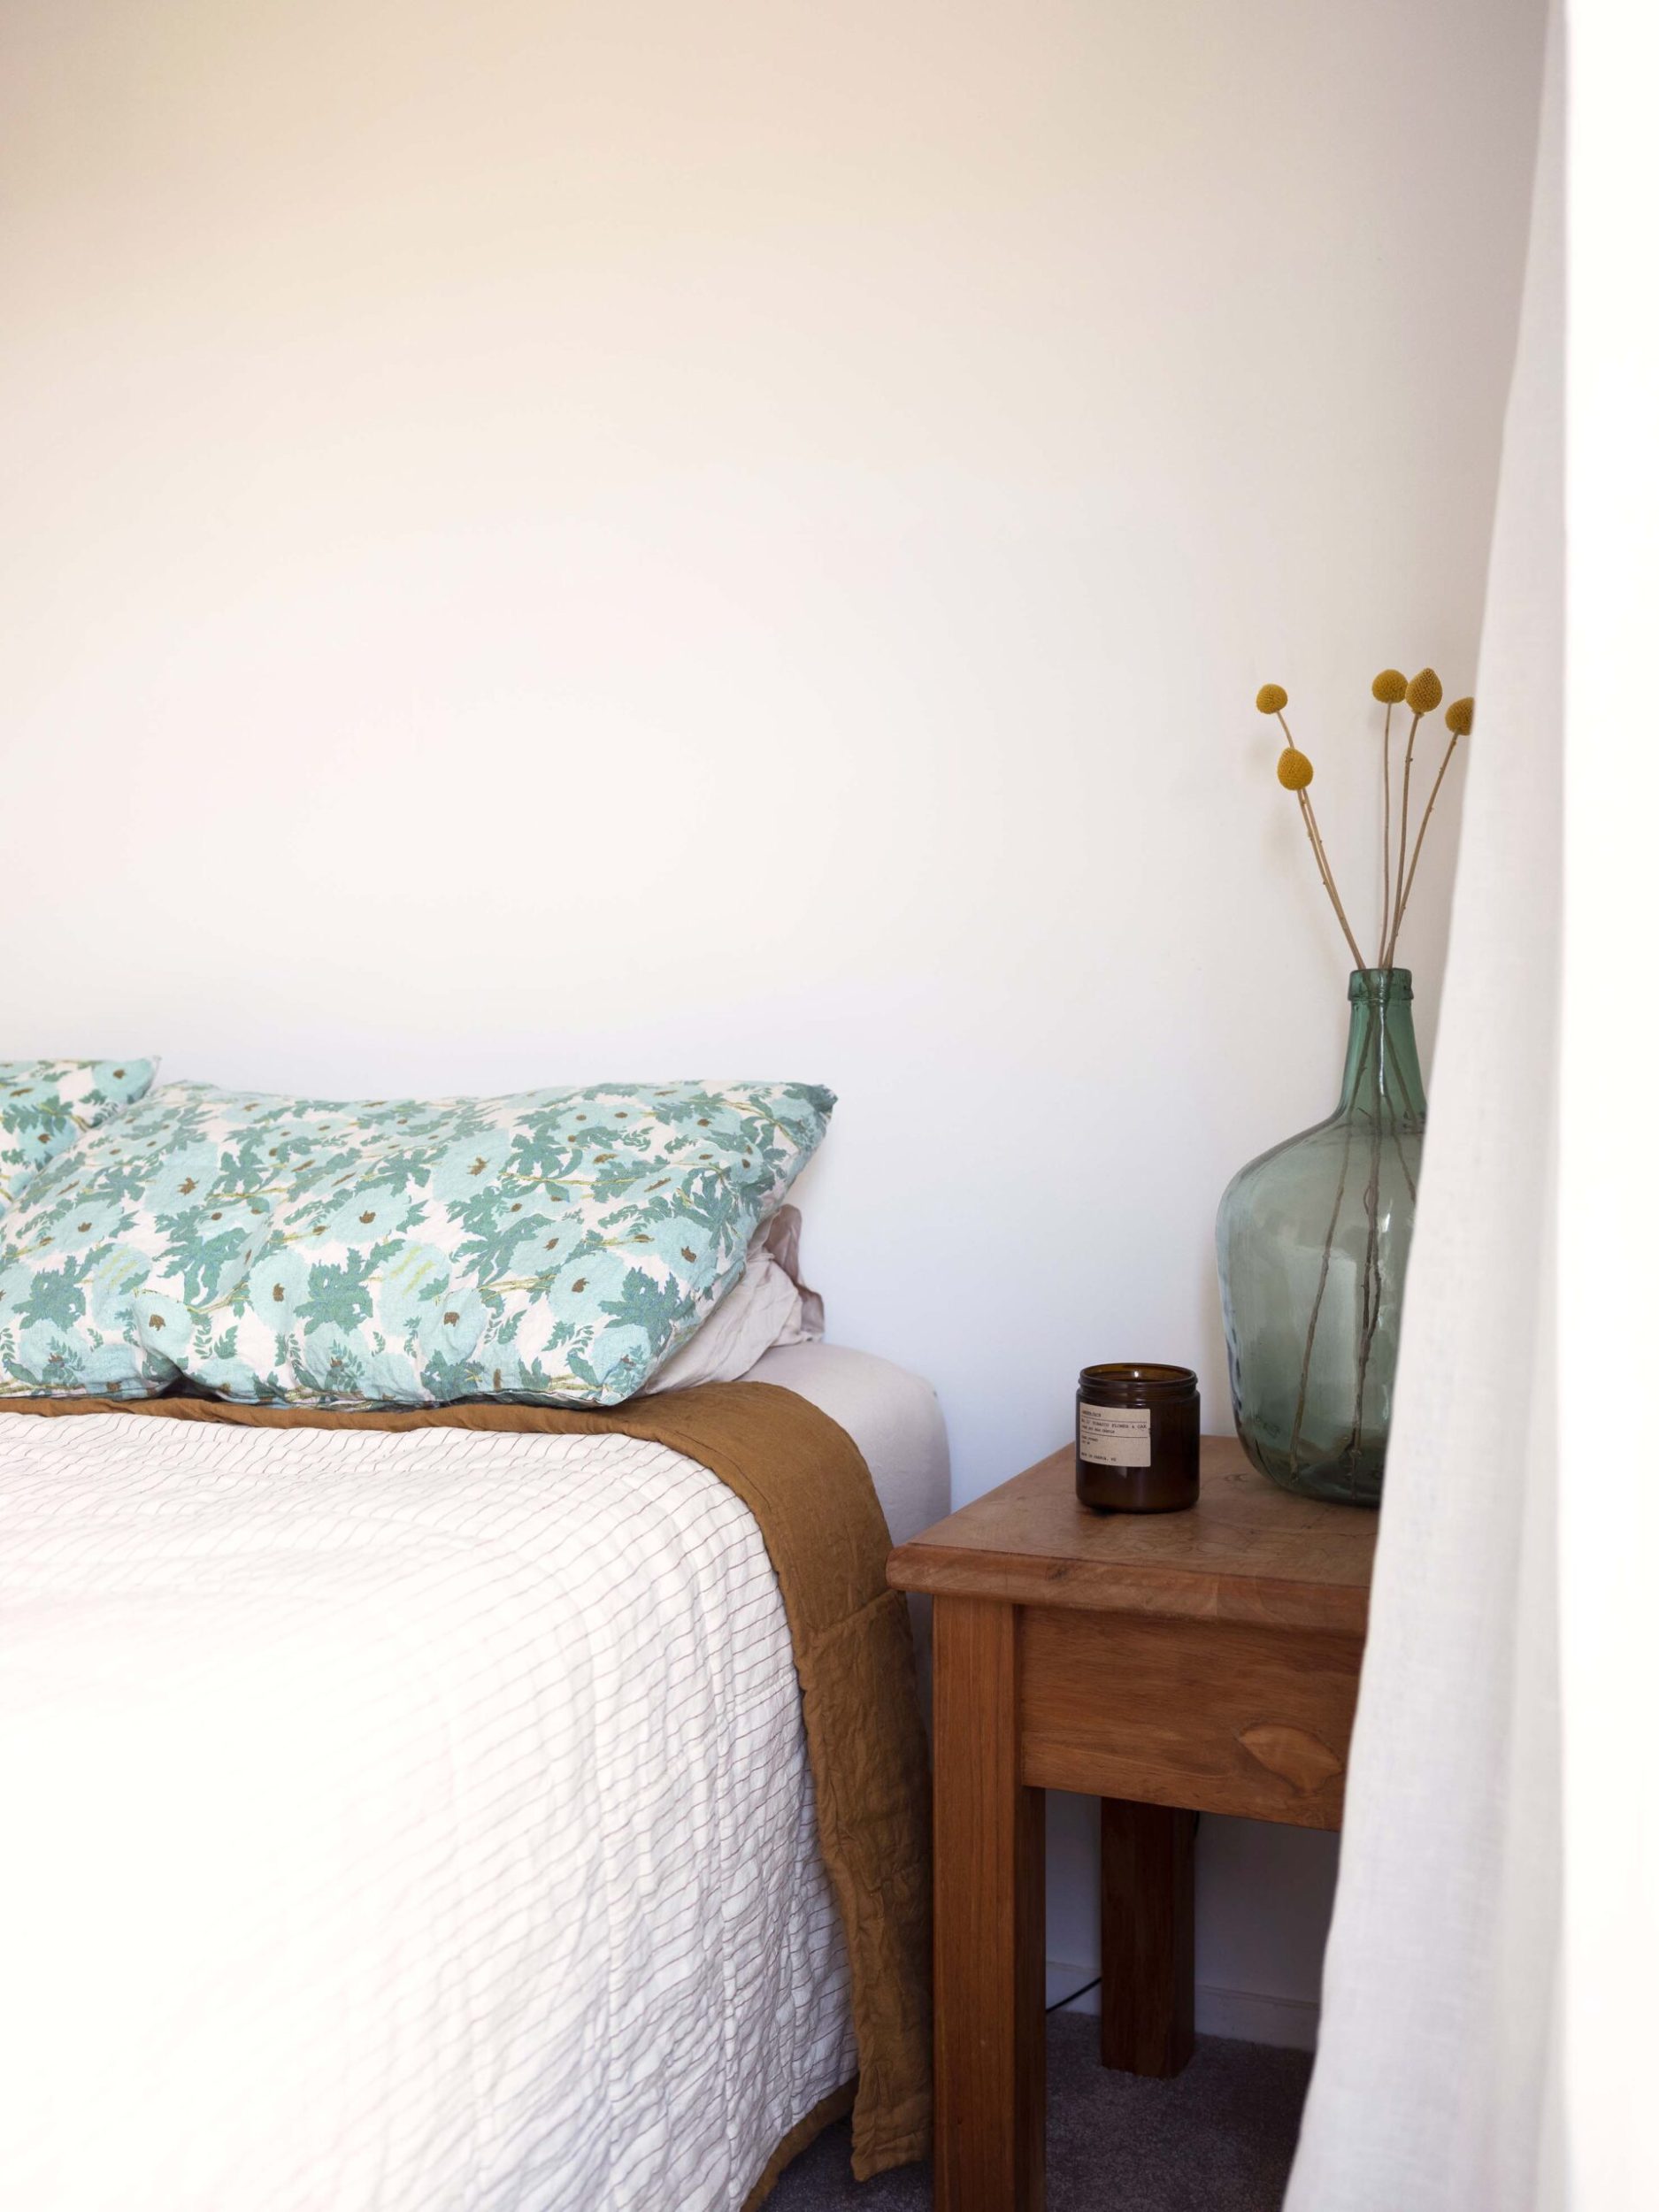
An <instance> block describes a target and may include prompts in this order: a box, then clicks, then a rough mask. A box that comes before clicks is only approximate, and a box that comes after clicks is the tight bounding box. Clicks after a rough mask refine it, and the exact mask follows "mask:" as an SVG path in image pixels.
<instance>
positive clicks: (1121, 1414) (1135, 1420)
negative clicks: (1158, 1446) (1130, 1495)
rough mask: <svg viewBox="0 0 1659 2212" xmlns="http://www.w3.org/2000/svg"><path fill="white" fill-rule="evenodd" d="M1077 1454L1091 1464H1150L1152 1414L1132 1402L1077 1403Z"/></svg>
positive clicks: (1124, 1465) (1096, 1465)
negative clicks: (1126, 1403)
mask: <svg viewBox="0 0 1659 2212" xmlns="http://www.w3.org/2000/svg"><path fill="white" fill-rule="evenodd" d="M1077 1455H1078V1457H1079V1459H1086V1460H1087V1461H1088V1462H1089V1463H1090V1465H1091V1466H1094V1467H1149V1466H1150V1465H1151V1464H1152V1414H1151V1411H1150V1409H1148V1408H1147V1407H1144V1406H1143V1407H1141V1408H1140V1409H1136V1408H1135V1407H1133V1406H1079V1408H1078V1409H1077Z"/></svg>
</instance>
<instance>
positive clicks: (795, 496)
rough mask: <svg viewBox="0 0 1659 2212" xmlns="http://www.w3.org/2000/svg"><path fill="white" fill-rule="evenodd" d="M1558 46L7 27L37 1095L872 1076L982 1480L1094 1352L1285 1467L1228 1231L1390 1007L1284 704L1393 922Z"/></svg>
mask: <svg viewBox="0 0 1659 2212" xmlns="http://www.w3.org/2000/svg"><path fill="white" fill-rule="evenodd" d="M1537 17H1538V8H1537V5H1536V0H1397V4H1394V5H1391V6H1388V7H1380V6H1373V5H1365V4H1359V0H1350V4H1348V5H1333V4H1331V0H1111V4H1108V0H950V4H946V0H840V4H837V5H835V6H833V7H827V6H813V5H809V4H804V0H726V4H722V5H718V6H715V7H712V8H710V7H702V8H693V7H688V6H684V5H674V4H669V0H634V4H627V0H608V4H605V5H603V6H601V5H595V4H589V5H586V6H579V5H575V4H571V0H565V4H549V0H487V4H482V5H480V6H476V7H472V8H465V9H464V8H457V7H454V6H451V5H448V4H440V0H326V4H324V0H241V4H238V5H236V6H226V5H225V4H223V0H5V4H4V6H3V7H0V301H3V302H4V311H3V319H0V482H4V486H5V500H4V522H3V524H0V834H3V835H4V846H3V847H0V853H3V856H4V857H3V860H0V898H3V899H4V943H5V945H6V947H7V956H6V957H5V959H4V975H3V977H0V1052H6V1053H11V1054H14V1055H20V1054H29V1053H35V1052H79V1051H86V1052H99V1053H102V1052H107V1051H122V1052H130V1051H135V1050H140V1049H144V1050H150V1049H156V1050H159V1051H160V1052H161V1053H162V1054H163V1055H164V1056H165V1061H166V1064H167V1066H168V1067H169V1069H170V1070H171V1071H172V1072H173V1073H174V1074H190V1075H196V1076H202V1077H207V1078H220V1079H225V1080H227V1081H231V1082H235V1083H238V1084H242V1083H246V1084H250V1085H252V1084H259V1085H262V1086H265V1087H271V1088H278V1087H288V1086H293V1087H309V1088H311V1089H314V1090H318V1091H322V1092H326V1093H336V1094H339V1093H343V1094H351V1093H362V1092H372V1093H377V1094H378V1093H381V1092H384V1091H386V1090H388V1089H390V1088H394V1087H401V1088H408V1089H411V1090H435V1089H456V1090H465V1089H486V1088H507V1087H518V1086H523V1085H529V1084H534V1083H543V1082H553V1081H559V1080H563V1079H587V1078H591V1077H595V1076H599V1075H611V1074H618V1073H620V1074H624V1075H627V1074H637V1075H651V1074H657V1073H664V1072H665V1073H676V1072H679V1073H689V1072H697V1071H709V1070H726V1071H733V1070H735V1071H751V1072H758V1073H769V1074H784V1075H788V1076H798V1077H810V1078H812V1079H822V1080H826V1081H828V1082H831V1083H833V1085H834V1086H835V1087H837V1088H838V1089H839V1090H840V1092H841V1097H842V1104H841V1110H840V1112H839V1114H838V1117H837V1121H836V1125H835V1128H834V1131H833V1135H832V1137H831V1140H830V1142H829V1145H828V1148H827V1150H826V1154H825V1156H824V1157H823V1159H822V1162H821V1164H819V1165H818V1166H817V1167H816V1168H815V1169H814V1170H813V1171H811V1174H810V1178H809V1180H808V1182H807V1184H806V1185H805V1186H803V1200H804V1203H805V1207H806V1210H807V1217H808V1243H807V1258H808V1261H809V1263H810V1272H811V1274H812V1275H813V1277H814V1278H815V1279H816V1280H817V1281H818V1283H819V1284H820V1285H821V1286H822V1288H823V1289H824V1291H825V1293H826V1297H827V1300H828V1303H829V1311H830V1316H831V1321H832V1332H833V1333H834V1334H836V1335H838V1336H840V1337H841V1338H843V1339H845V1340H849V1341H852V1342H856V1343H861V1344H864V1345H867V1346H870V1347H872V1348H879V1349H880V1350H883V1351H886V1352H888V1353H890V1354H892V1355H893V1356H896V1357H898V1358H900V1359H902V1360H905V1361H907V1362H909V1363H911V1364H912V1365H914V1366H916V1367H918V1368H919V1369H921V1370H923V1371H926V1373H927V1374H929V1375H931V1376H932V1377H933V1379H935V1381H936V1382H937V1384H938V1385H939V1387H940V1389H941V1393H942V1395H943V1398H944V1402H945V1405H946V1409H947V1412H948V1415H949V1421H950V1425H951V1432H952V1439H953V1444H954V1448H955V1454H956V1468H957V1474H958V1481H959V1486H960V1494H962V1495H964V1496H966V1495H971V1494H974V1493H976V1492H978V1491H979V1490H981V1489H983V1488H985V1487H986V1486H988V1485H990V1484H992V1483H994V1482H995V1481H997V1480H999V1479H1002V1477H1003V1476H1004V1475H1006V1474H1008V1473H1010V1472H1011V1471H1014V1470H1015V1469H1017V1468H1018V1467H1019V1466H1021V1465H1023V1464H1025V1463H1026V1462H1028V1461H1029V1460H1030V1459H1032V1458H1033V1457H1034V1456H1035V1455H1038V1454H1040V1453H1041V1452H1043V1451H1045V1450H1047V1449H1048V1448H1051V1447H1052V1446H1053V1445H1055V1444H1056V1443H1058V1442H1059V1441H1060V1440H1062V1439H1063V1438H1064V1435H1065V1434H1066V1432H1067V1428H1068V1424H1069V1421H1070V1417H1071V1387H1072V1380H1073V1377H1074V1375H1075V1371H1076V1369H1077V1368H1078V1366H1079V1363H1082V1362H1083V1361H1085V1360H1088V1359H1092V1358H1107V1357H1113V1356H1128V1355H1131V1354H1133V1355H1138V1356H1157V1357H1159V1358H1164V1359H1179V1360H1188V1361H1192V1362H1194V1363H1196V1364H1197V1366H1198V1367H1199V1369H1200V1371H1201V1377H1202V1385H1203V1389H1204V1393H1205V1398H1206V1402H1207V1407H1208V1414H1209V1418H1210V1422H1211V1424H1212V1425H1217V1426H1220V1425H1225V1417H1226V1416H1225V1370H1224V1366H1223V1362H1222V1358H1221V1354H1220V1340H1219V1326H1218V1319H1217V1301H1216V1293H1215V1287H1214V1282H1213V1267H1212V1262H1211V1254H1210V1223H1211V1218H1212V1216H1213V1211H1214V1207H1215V1203H1216V1200H1217V1196H1218V1194H1219V1192H1220V1190H1221V1187H1222V1186H1223V1184H1224V1183H1225V1179H1226V1178H1227V1176H1228V1174H1229V1173H1230V1172H1231V1171H1232V1170H1233V1168H1234V1167H1235V1166H1237V1165H1238V1164H1240V1161H1242V1160H1243V1159H1244V1158H1245V1157H1247V1156H1248V1155H1250V1154H1251V1153H1253V1152H1255V1151H1256V1150H1258V1149H1260V1148H1262V1147H1263V1145H1265V1144H1266V1143H1268V1142H1270V1141H1275V1140H1277V1139H1278V1138H1279V1137H1281V1136H1283V1135H1285V1134H1286V1133H1288V1132H1289V1131H1290V1130H1292V1129H1293V1128H1294V1127H1296V1126H1298V1125H1301V1124H1302V1123H1304V1122H1306V1121H1308V1120H1310V1119H1312V1118H1316V1117H1317V1115H1319V1114H1320V1113H1322V1112H1323V1111H1325V1110H1326V1109H1327V1107H1328V1105H1329V1103H1330V1102H1331V1101H1332V1098H1333V1085H1334V1081H1335V1076H1336V1065H1337V1060H1338V1056H1339V1054H1340V1030H1341V1022H1342V1004H1341V994H1342V987H1343V979H1344V976H1345V973H1346V970H1347V961H1346V959H1345V957H1344V956H1343V953H1342V949H1341V946H1340V941H1339V939H1338V937H1337V934H1336V932H1335V929H1334V926H1333V924H1332V922H1331V920H1330V918H1329V915H1328V913H1326V912H1325V911H1322V910H1321V898H1320V895H1319V893H1318V891H1317V886H1316V884H1315V882H1314V879H1313V875H1312V871H1311V868H1310V863H1309V856H1308V854H1307V851H1306V849H1305V846H1304V845H1303V843H1302V837H1301V833H1300V830H1299V828H1298V826H1297V823H1296V818H1295V811H1294V807H1293V805H1292V803H1291V802H1290V801H1289V800H1288V799H1287V798H1286V795H1284V794H1283V793H1281V792H1280V791H1279V789H1278V787H1277V786H1276V785H1275V784H1274V782H1273V780H1272V776H1271V763H1272V759H1273V756H1274V751H1275V746H1274V741H1273V738H1272V735H1271V732H1270V731H1269V730H1268V728H1267V726H1265V725H1263V723H1261V722H1260V721H1259V720H1258V719H1257V718H1256V716H1255V715H1254V713H1253V712H1252V710H1251V707H1250V700H1251V696H1252V695H1253V693H1254V691H1255V689H1256V686H1257V685H1258V684H1259V683H1260V682H1262V681H1263V680H1264V679H1267V678H1273V679H1277V680H1281V681H1283V682H1284V683H1286V685H1287V686H1288V687H1289V688H1290V691H1291V694H1292V701H1293V707H1292V721H1293V725H1294V726H1295V727H1296V729H1297V731H1298V734H1299V735H1300V736H1301V737H1302V741H1303V742H1304V743H1305V745H1306V747H1307V749H1309V750H1310V752H1311V753H1312V756H1313V757H1314V760H1315V763H1316V766H1317V771H1318V780H1317V784H1316V787H1315V796H1316V798H1317V801H1318V802H1319V803H1320V807H1321V811H1322V816H1323V819H1324V822H1325V827H1326V832H1327V836H1328V841H1329V842H1330V845H1331V847H1332V849H1333V855H1334V856H1335V859H1336V862H1337V865H1338V868H1339V872H1340V876H1341V879H1342V880H1343V882H1344V883H1345V885H1347V886H1348V889H1349V893H1350V899H1351V903H1352V904H1353V905H1354V906H1355V907H1356V909H1358V910H1360V911H1361V912H1370V911H1371V909H1372V907H1373V905H1374V888H1375V885H1374V879H1375V875H1376V867H1375V863H1374V861H1373V860H1372V857H1371V852H1372V845H1371V839H1372V826H1373V824H1374V821H1375V798H1376V789H1375V787H1376V763H1377V748H1376V743H1375V738H1374V733H1373V731H1372V729H1371V727H1370V726H1369V725H1368V722H1367V717H1366V711H1365V710H1366V708H1367V703H1368V701H1367V686H1368V683H1369V680H1370V677H1371V674H1372V672H1374V670H1375V669H1376V668H1377V667H1379V666H1380V665H1382V664H1385V663H1387V662H1395V663H1397V664H1400V665H1401V666H1402V667H1405V668H1406V669H1408V670H1409V669H1412V668H1414V667H1416V666H1417V664H1419V663H1420V662H1421V661H1424V660H1428V659H1432V660H1434V661H1435V662H1436V663H1437V664H1438V665H1439V666H1440V668H1441V670H1442V672H1444V674H1445V676H1446V677H1447V679H1448V687H1453V688H1455V687H1463V686H1464V685H1466V684H1467V683H1468V682H1469V681H1471V672H1472V669H1473V665H1474V652H1475V642H1476V635H1477V630H1478V623H1479V598H1480V589H1481V582H1482V576H1483V570H1484V557H1485V549H1486V534H1487V527H1488V523H1489V518H1490V511H1491V504H1492V495H1493V487H1494V470H1495V460H1496V449H1497V438H1498V431H1499V424H1500V416H1501V408H1502V396H1503V392H1504V388H1505V381H1506V377H1507V371H1508V366H1509V351H1510V347H1511V342H1512V335H1513V326H1514V321H1515V311H1516V297H1517V278H1518V270H1519V257H1520V251H1521V247H1522V242H1523V225H1524V220H1525V204H1526V194H1525V183H1526V173H1527V165H1528V161H1529V158H1530V150H1531V142H1532V119H1533V99H1534V83H1535V74H1536V66H1537V45H1538V22H1537ZM1483 740H1484V741H1490V742H1501V741H1502V734H1501V733H1498V732H1494V733H1491V734H1490V737H1489V738H1487V737H1486V733H1481V735H1480V736H1479V737H1478V738H1477V740H1476V741H1477V742H1480V741H1483ZM1454 827H1455V818H1454V819H1448V821H1447V822H1446V823H1445V824H1444V825H1443V830H1442V836H1441V840H1440V846H1439V849H1438V850H1437V852H1436V853H1435V855H1434V856H1433V859H1432V863H1431V864H1427V865H1426V866H1425V874H1426V875H1427V881H1426V883H1425V886H1424V887H1422V888H1421V889H1420V891H1419V903H1418V907H1417V922H1416V928H1415V934H1414V937H1413V941H1412V943H1411V945H1410V946H1409V948H1408V956H1409V957H1410V958H1411V959H1412V961H1413V962H1414V964H1416V965H1417V969H1418V971H1419V974H1420V975H1421V974H1423V972H1424V971H1427V974H1426V977H1425V983H1426V986H1427V987H1426V988H1425V989H1424V990H1423V991H1422V993H1421V1000H1422V1004H1423V1008H1424V1012H1425V1016H1426V1017H1427V1019H1428V1022H1429V1025H1431V1026H1432V1014H1433V1007H1434V1001H1435V992H1434V987H1433V975H1434V971H1435V969H1436V967H1437V964H1438V957H1439V938H1440V923H1441V919H1442V916H1443V911H1444V906H1445V895H1446V887H1447V876H1448V860H1449V855H1450V849H1451V844H1452V836H1451V833H1452V831H1453V829H1454ZM1061 1826H1062V1830H1063V1835H1062V1847H1063V1848H1064V1823H1061ZM1273 1840H1274V1839H1269V1841H1270V1844H1271V1842H1272V1841H1273ZM1281 1840H1282V1839H1281ZM1073 1841H1075V1838H1074V1839H1073ZM1290 1863H1291V1861H1289V1860H1287V1861H1286V1865H1288V1864H1290ZM1294 1863H1296V1864H1298V1865H1300V1864H1301V1862H1300V1861H1299V1860H1297V1861H1295V1862H1294ZM1258 1872H1259V1869H1258ZM1292 1879H1293V1882H1294V1880H1295V1879H1299V1877H1295V1878H1292ZM1281 1886H1282V1883H1281ZM1226 1887H1227V1885H1226V1882H1225V1880H1224V1882H1223V1890H1224V1892H1225V1891H1226ZM1249 1893H1251V1892H1250V1886H1249V1885H1248V1884H1246V1883H1244V1882H1243V1881H1242V1880H1241V1879H1240V1880H1235V1881H1234V1882H1233V1886H1232V1894H1233V1897H1234V1900H1235V1903H1236V1902H1238V1901H1240V1899H1241V1898H1242V1897H1243V1896H1245V1895H1247V1894H1249ZM1208 1894H1209V1893H1208V1892H1207V1896H1208ZM1066 1910H1069V1908H1068V1907H1067V1906H1066V1905H1065V1904H1064V1899H1063V1902H1062V1915H1063V1916H1064V1912H1065V1911H1066ZM1086 1919H1087V1915H1086V1914H1085V1915H1084V1916H1083V1919H1081V1920H1078V1921H1077V1922H1076V1923H1075V1925H1073V1926H1071V1927H1070V1928H1066V1929H1063V1930H1062V1932H1061V1934H1060V1935H1059V1936H1058V1937H1057V1938H1056V1941H1057V1942H1058V1944H1059V1946H1060V1948H1061V1955H1072V1953H1073V1952H1074V1951H1075V1950H1076V1949H1077V1948H1078V1947H1079V1946H1080V1945H1082V1944H1084V1943H1086V1942H1087V1926H1086V1924H1085V1922H1086ZM1247 1923H1248V1915H1247V1916H1240V1914H1239V1913H1238V1912H1235V1913H1234V1915H1233V1919H1232V1920H1231V1921H1229V1920H1228V1919H1227V1916H1226V1911H1225V1909H1218V1911H1217V1912H1212V1911H1210V1909H1209V1907H1208V1906H1207V1916H1206V1929H1207V1934H1206V1941H1207V1942H1210V1943H1212V1946H1213V1944H1215V1943H1221V1944H1222V1947H1223V1949H1224V1950H1225V1949H1226V1946H1227V1945H1228V1944H1231V1945H1232V1946H1233V1948H1232V1949H1231V1950H1228V1951H1227V1952H1226V1955H1227V1958H1228V1960H1229V1961H1230V1964H1229V1966H1228V1970H1229V1971H1235V1970H1237V1971H1241V1970H1243V1968H1242V1967H1240V1963H1239V1957H1238V1941H1239V1940H1240V1929H1245V1930H1246V1932H1247V1934H1248V1926H1247ZM1223 1939H1225V1941H1224V1940H1223ZM1282 1955H1283V1953H1282V1947H1280V1946H1279V1945H1278V1944H1277V1943H1276V1944H1275V1945H1274V1947H1273V1949H1272V1956H1273V1957H1274V1958H1278V1957H1280V1956H1282ZM1270 1970H1271V1964H1264V1965H1263V1966H1262V1968H1261V1971H1262V1972H1263V1973H1265V1972H1268V1971H1270ZM1304 1978H1305V1977H1304Z"/></svg>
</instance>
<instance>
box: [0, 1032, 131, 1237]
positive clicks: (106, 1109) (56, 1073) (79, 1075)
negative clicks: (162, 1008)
mask: <svg viewBox="0 0 1659 2212" xmlns="http://www.w3.org/2000/svg"><path fill="white" fill-rule="evenodd" d="M155 1072H156V1064H155V1062H154V1061H153V1060H0V1212H3V1211H4V1210H5V1208H6V1207H8V1206H12V1205H15V1204H16V1203H17V1202H18V1200H19V1198H20V1197H21V1196H22V1194H23V1190H24V1187H25V1185H26V1184H28V1183H31V1182H33V1181H34V1179H35V1177H36V1176H37V1175H38V1174H39V1173H40V1171H41V1170H42V1168H44V1167H47V1166H50V1164H51V1162H52V1161H53V1160H55V1159H56V1158H57V1157H58V1154H59V1153H60V1152H65V1151H67V1149H68V1148H69V1147H70V1145H72V1144H73V1142H74V1140H75V1137H76V1135H77V1133H79V1132H80V1131H81V1130H82V1129H96V1127H97V1125H98V1124H99V1123H100V1122H103V1121H107V1120H108V1119H109V1118H110V1116H111V1114H113V1113H117V1112H119V1110H120V1109H121V1108H122V1107H123V1106H130V1105H131V1103H132V1102H133V1101H134V1099H135V1098H142V1096H143V1095H144V1093H145V1092H146V1091H147V1090H148V1089H149V1088H150V1079H151V1077H152V1076H153V1075H154V1074H155Z"/></svg>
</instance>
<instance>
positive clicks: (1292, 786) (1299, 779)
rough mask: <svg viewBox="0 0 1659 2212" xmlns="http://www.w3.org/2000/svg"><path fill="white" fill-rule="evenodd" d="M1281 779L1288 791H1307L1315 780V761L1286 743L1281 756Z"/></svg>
mask: <svg viewBox="0 0 1659 2212" xmlns="http://www.w3.org/2000/svg"><path fill="white" fill-rule="evenodd" d="M1279 781H1280V783H1282V784H1283V785H1284V787H1285V788H1286V791H1305V790H1306V789H1307V788H1308V786H1309V785H1310V783H1311V782H1312V781H1313V763H1312V762H1311V761H1310V759H1309V757H1308V756H1307V754H1306V753H1299V752H1298V751H1297V750H1296V749H1295V747H1294V745H1286V748H1285V749H1284V751H1283V752H1282V753H1281V754H1280V755H1279Z"/></svg>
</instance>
